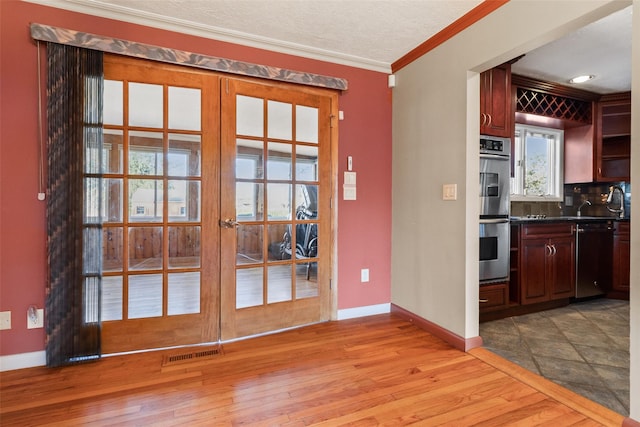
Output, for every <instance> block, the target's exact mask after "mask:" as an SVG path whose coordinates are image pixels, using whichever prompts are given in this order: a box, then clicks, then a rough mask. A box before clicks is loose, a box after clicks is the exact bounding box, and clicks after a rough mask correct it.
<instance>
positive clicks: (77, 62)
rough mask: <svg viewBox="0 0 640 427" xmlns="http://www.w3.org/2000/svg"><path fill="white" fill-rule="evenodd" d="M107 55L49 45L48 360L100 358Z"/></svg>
mask: <svg viewBox="0 0 640 427" xmlns="http://www.w3.org/2000/svg"><path fill="white" fill-rule="evenodd" d="M102 58H103V54H102V52H98V51H93V50H88V49H82V48H77V47H73V46H65V45H60V44H56V43H48V44H47V68H48V75H47V123H48V128H47V133H48V136H47V159H48V160H47V172H48V173H47V176H48V178H47V196H48V198H47V200H48V201H47V234H48V237H47V256H48V273H49V274H48V276H49V280H48V284H47V299H46V312H47V320H46V334H47V342H46V353H47V366H61V365H67V364H71V363H77V362H82V361H87V360H92V359H97V358H99V357H100V291H101V289H100V282H101V269H102V266H101V263H102V256H101V253H102V226H101V219H102V209H103V207H102V202H101V200H102V182H101V168H102V160H101V158H102V145H103V136H102V87H103V80H104V79H103V65H102V64H103V62H102Z"/></svg>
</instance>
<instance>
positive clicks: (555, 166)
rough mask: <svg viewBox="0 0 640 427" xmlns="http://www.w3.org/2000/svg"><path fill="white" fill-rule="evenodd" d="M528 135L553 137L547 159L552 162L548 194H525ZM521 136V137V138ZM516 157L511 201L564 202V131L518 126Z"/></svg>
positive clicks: (549, 172) (514, 154)
mask: <svg viewBox="0 0 640 427" xmlns="http://www.w3.org/2000/svg"><path fill="white" fill-rule="evenodd" d="M527 134H543V135H546V136H551V137H553V139H554V141H553V143H551V144H548V148H547V158H548V159H549V160H550V166H549V170H548V171H547V172H548V176H549V185H548V190H549V191H548V193H547V194H525V189H524V175H525V170H524V165H525V159H524V153H525V147H524V142H525V140H526V135H527ZM519 135H520V136H519ZM514 139H515V141H514V142H515V144H514V146H515V150H514V153H512V155H513V156H514V162H513V165H514V166H513V167H514V174H513V175H514V176H513V177H512V178H511V200H512V201H516V202H561V201H563V200H564V195H563V193H564V190H563V187H564V131H563V130H562V129H553V128H545V127H540V126H531V125H524V124H519V123H517V124H516V132H515V138H514Z"/></svg>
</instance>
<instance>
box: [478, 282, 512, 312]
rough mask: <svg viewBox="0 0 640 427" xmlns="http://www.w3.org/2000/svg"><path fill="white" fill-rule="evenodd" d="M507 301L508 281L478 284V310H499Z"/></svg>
mask: <svg viewBox="0 0 640 427" xmlns="http://www.w3.org/2000/svg"><path fill="white" fill-rule="evenodd" d="M508 303H509V288H508V283H506V282H502V283H491V284H489V285H482V286H480V312H481V313H485V312H488V311H495V310H501V309H503V308H506V307H507V305H508Z"/></svg>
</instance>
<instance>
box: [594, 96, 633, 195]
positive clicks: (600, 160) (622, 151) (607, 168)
mask: <svg viewBox="0 0 640 427" xmlns="http://www.w3.org/2000/svg"><path fill="white" fill-rule="evenodd" d="M595 163H596V168H595V172H596V174H595V175H596V176H595V180H596V181H600V182H607V181H628V180H629V177H630V175H631V93H630V92H626V93H621V94H614V95H604V96H603V97H602V98H601V99H600V101H599V102H598V113H597V130H596V144H595Z"/></svg>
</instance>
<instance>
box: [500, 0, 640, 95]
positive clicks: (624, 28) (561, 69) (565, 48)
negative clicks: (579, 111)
mask: <svg viewBox="0 0 640 427" xmlns="http://www.w3.org/2000/svg"><path fill="white" fill-rule="evenodd" d="M631 16H632V15H631V6H629V7H627V8H625V9H622V10H620V11H618V12H615V13H612V14H611V15H609V16H607V17H605V18H602V19H601V20H599V21H596V22H594V23H592V24H590V25H588V26H586V27H583V28H581V29H579V30H577V31H575V32H574V33H571V34H568V35H567V36H565V37H563V38H561V39H558V40H555V41H553V42H551V43H549V44H547V45H545V46H542V47H540V48H538V49H535V50H533V51H531V52H528V53H527V54H526V55H525V56H524V57H523V58H522V59H520V60H519V61H518V62H516V63H515V64H513V66H512V71H513V72H514V73H516V74H521V75H524V76H528V77H534V78H537V79H539V80H546V81H552V82H556V83H560V84H564V85H569V83H568V80H569V79H570V78H572V77H575V76H579V75H594V76H595V78H594V79H592V80H590V81H588V82H586V83H582V84H580V85H579V87H580V89H584V90H589V91H592V92H596V93H601V94H605V93H615V92H626V91H630V90H631Z"/></svg>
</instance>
